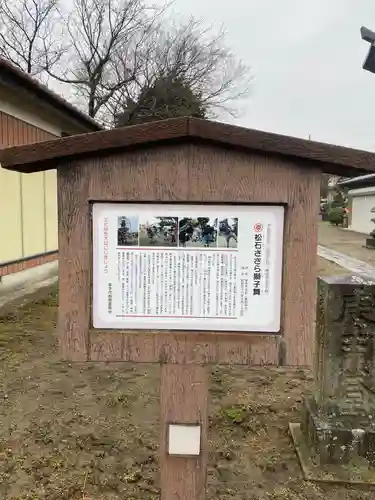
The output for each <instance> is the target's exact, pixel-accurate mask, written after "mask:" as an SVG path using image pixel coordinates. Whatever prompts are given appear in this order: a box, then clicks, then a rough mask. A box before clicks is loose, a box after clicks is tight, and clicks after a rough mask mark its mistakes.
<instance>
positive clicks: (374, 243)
mask: <svg viewBox="0 0 375 500" xmlns="http://www.w3.org/2000/svg"><path fill="white" fill-rule="evenodd" d="M370 212H371V213H372V214H374V213H375V207H372V209H371V210H370ZM371 222H373V223H374V224H375V217H373V218H372V219H371ZM370 236H371V238H366V248H369V249H371V250H375V228H374V229H373V230H372V231H371V233H370Z"/></svg>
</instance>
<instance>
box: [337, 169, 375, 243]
mask: <svg viewBox="0 0 375 500" xmlns="http://www.w3.org/2000/svg"><path fill="white" fill-rule="evenodd" d="M338 185H339V186H340V187H345V188H348V189H349V191H348V208H349V217H348V229H351V230H352V231H357V232H359V233H365V234H369V233H370V232H371V231H373V230H374V229H375V224H374V223H373V222H371V219H373V218H375V213H372V212H371V209H372V208H374V207H375V174H367V175H361V176H359V177H354V178H352V179H345V180H342V181H339V182H338Z"/></svg>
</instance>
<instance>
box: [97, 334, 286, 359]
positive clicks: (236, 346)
mask: <svg viewBox="0 0 375 500" xmlns="http://www.w3.org/2000/svg"><path fill="white" fill-rule="evenodd" d="M280 340H281V339H280V336H277V335H276V336H271V335H269V336H267V335H256V334H246V333H245V334H240V335H238V334H233V333H232V334H226V333H223V332H221V333H219V334H218V333H217V332H208V333H207V332H205V333H203V332H202V333H195V332H189V333H187V334H186V333H180V334H176V333H165V332H161V331H159V332H154V333H150V332H148V331H144V330H143V331H138V332H133V333H130V332H127V333H122V332H121V331H119V332H115V331H113V330H109V331H107V332H106V331H101V330H94V329H93V330H91V331H90V345H91V347H90V360H91V361H121V360H123V361H129V362H132V363H162V364H164V363H171V364H223V365H231V364H237V365H252V366H262V365H276V364H278V363H279V345H280Z"/></svg>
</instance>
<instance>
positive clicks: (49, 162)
mask: <svg viewBox="0 0 375 500" xmlns="http://www.w3.org/2000/svg"><path fill="white" fill-rule="evenodd" d="M170 141H190V142H191V141H200V142H201V141H204V142H210V143H214V144H217V145H220V146H222V147H229V148H235V149H239V150H242V151H247V152H249V153H250V152H258V153H261V154H267V155H277V156H279V157H285V158H292V159H294V160H297V161H303V162H304V165H305V166H306V167H313V168H319V169H320V170H321V171H322V172H327V173H331V174H334V175H340V176H355V175H358V174H361V173H367V172H375V153H370V152H367V151H359V150H355V149H349V148H344V147H341V146H333V145H330V144H324V143H319V142H315V141H308V140H304V139H299V138H295V137H288V136H283V135H278V134H272V133H269V132H263V131H259V130H250V129H246V128H243V127H235V126H233V125H227V124H223V123H218V122H212V121H208V120H202V119H198V118H174V119H169V120H162V121H158V122H153V123H147V124H143V125H135V126H131V127H125V128H118V129H113V130H109V131H101V132H96V133H89V134H82V135H79V136H71V137H66V138H63V139H58V140H54V141H48V142H45V143H38V144H33V145H27V146H20V147H15V148H10V149H5V150H2V151H0V163H1V164H2V166H3V167H4V168H7V169H9V170H15V171H19V172H25V173H27V172H34V171H41V170H48V169H51V168H56V162H61V161H64V160H69V159H72V158H73V157H83V156H88V155H90V156H92V155H103V154H106V153H109V152H113V151H116V150H120V149H126V148H139V147H148V146H150V145H153V144H157V143H166V142H170Z"/></svg>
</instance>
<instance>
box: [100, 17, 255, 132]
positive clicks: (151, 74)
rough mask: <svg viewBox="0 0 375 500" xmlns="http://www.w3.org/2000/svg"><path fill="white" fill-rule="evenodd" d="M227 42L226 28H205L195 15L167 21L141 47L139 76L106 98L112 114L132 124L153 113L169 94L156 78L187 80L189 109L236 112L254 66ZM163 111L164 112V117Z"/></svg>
mask: <svg viewBox="0 0 375 500" xmlns="http://www.w3.org/2000/svg"><path fill="white" fill-rule="evenodd" d="M225 40H226V33H225V31H224V30H223V29H221V30H219V32H218V33H214V31H213V30H212V28H205V27H204V25H203V24H202V22H201V21H197V20H195V19H193V18H191V19H189V20H188V22H186V23H182V24H176V23H167V22H164V23H163V24H162V25H160V26H159V27H158V29H157V30H153V32H152V33H151V34H150V36H149V37H148V38H147V40H146V43H145V44H144V45H143V46H142V62H143V64H142V65H141V67H140V71H139V72H138V73H137V75H136V78H134V79H133V80H132V81H131V82H129V84H128V85H126V86H123V87H121V89H119V91H117V92H116V93H115V94H114V96H113V99H111V101H110V102H108V107H109V108H110V112H111V114H112V115H114V116H119V115H123V116H124V115H127V117H128V122H129V123H132V121H133V118H134V116H136V115H137V114H140V113H141V114H142V115H143V116H144V117H146V116H147V115H148V116H152V115H154V116H155V111H156V112H158V110H160V103H161V102H162V101H165V98H164V96H162V93H160V92H158V93H157V95H156V94H155V91H154V90H155V88H157V86H158V85H157V84H158V82H165V81H169V82H171V81H172V82H183V86H184V88H185V89H188V92H185V93H184V107H185V109H187V108H189V107H190V108H192V109H193V108H196V103H198V102H199V108H200V109H201V110H204V114H205V116H211V117H213V116H217V114H218V113H222V112H226V113H229V114H231V115H233V116H235V115H237V111H238V108H236V105H237V104H238V102H239V100H241V99H242V98H244V97H246V96H247V95H248V92H249V89H250V84H251V80H252V77H251V73H250V69H249V68H248V67H247V66H246V65H244V64H243V63H242V62H241V61H238V60H237V58H236V57H235V55H234V54H233V53H232V52H231V51H230V50H229V49H228V48H227V46H226V42H225ZM151 93H152V95H153V97H154V99H153V100H152V107H153V109H149V113H147V112H146V110H145V105H147V106H150V103H151V100H150V98H149V97H150V94H151ZM170 95H171V94H170ZM189 96H190V97H189ZM145 97H147V102H145ZM157 97H159V101H160V102H157V101H158V99H157ZM187 98H191V99H192V104H193V106H189V105H188V103H187V100H186V99H187ZM179 105H180V104H179V103H178V102H175V103H172V102H171V101H169V108H170V110H171V115H170V116H175V115H176V109H175V108H176V106H179ZM129 107H130V108H131V109H129ZM164 109H165V106H164ZM164 114H165V112H164V111H163V117H164ZM177 114H178V113H177ZM147 119H148V118H147ZM120 121H121V120H120ZM136 121H139V119H138V120H136Z"/></svg>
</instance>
